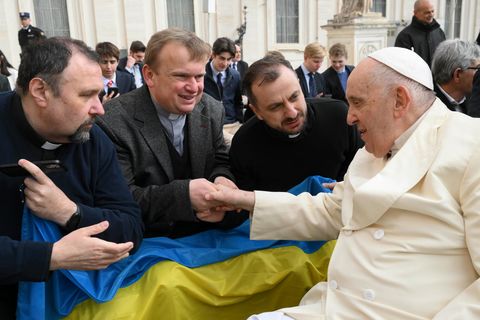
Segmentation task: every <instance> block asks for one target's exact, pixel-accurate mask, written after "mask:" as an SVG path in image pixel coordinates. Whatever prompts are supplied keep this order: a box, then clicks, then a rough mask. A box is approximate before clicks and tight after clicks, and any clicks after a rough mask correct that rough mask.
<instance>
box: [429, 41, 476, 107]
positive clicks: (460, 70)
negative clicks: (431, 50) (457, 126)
mask: <svg viewBox="0 0 480 320" xmlns="http://www.w3.org/2000/svg"><path fill="white" fill-rule="evenodd" d="M478 68H480V47H479V46H478V45H476V44H474V43H471V42H468V41H464V40H460V39H454V40H445V41H443V42H442V43H440V44H439V46H438V47H437V50H436V51H435V54H434V55H433V60H432V74H433V80H434V81H435V92H436V93H437V97H438V98H440V100H442V102H443V103H444V104H445V105H446V106H447V107H448V108H449V109H450V110H452V111H458V112H463V113H467V110H468V108H469V106H470V104H469V102H468V97H470V95H471V93H472V87H473V77H474V75H475V73H477V70H478ZM472 107H473V108H475V107H476V106H475V105H472ZM477 108H480V106H478V107H477Z"/></svg>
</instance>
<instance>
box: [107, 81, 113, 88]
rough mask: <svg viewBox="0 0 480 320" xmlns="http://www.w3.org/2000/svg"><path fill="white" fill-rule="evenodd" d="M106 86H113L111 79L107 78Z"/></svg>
mask: <svg viewBox="0 0 480 320" xmlns="http://www.w3.org/2000/svg"><path fill="white" fill-rule="evenodd" d="M107 87H109V88H111V87H113V80H108V82H107Z"/></svg>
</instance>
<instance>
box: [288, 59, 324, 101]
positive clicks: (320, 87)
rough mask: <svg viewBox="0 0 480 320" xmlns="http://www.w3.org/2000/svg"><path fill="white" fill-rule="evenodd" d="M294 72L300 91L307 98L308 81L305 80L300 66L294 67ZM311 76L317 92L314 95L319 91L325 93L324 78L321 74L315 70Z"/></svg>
mask: <svg viewBox="0 0 480 320" xmlns="http://www.w3.org/2000/svg"><path fill="white" fill-rule="evenodd" d="M295 72H296V73H297V76H298V80H299V81H300V87H302V92H303V95H304V96H305V98H309V97H310V96H309V94H308V82H307V81H306V80H305V75H304V74H303V70H302V67H301V66H300V67H298V68H297V69H295ZM313 78H314V79H315V88H316V89H317V92H316V93H315V96H316V95H317V94H319V93H323V94H322V96H323V95H325V93H326V89H327V85H326V83H325V79H324V78H323V75H322V74H321V73H318V72H315V74H314V76H313Z"/></svg>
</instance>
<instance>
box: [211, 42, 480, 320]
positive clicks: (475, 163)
mask: <svg viewBox="0 0 480 320" xmlns="http://www.w3.org/2000/svg"><path fill="white" fill-rule="evenodd" d="M273 81H275V80H273ZM257 85H258V86H268V85H272V82H271V81H270V82H269V81H268V79H265V78H264V77H263V76H262V75H258V78H257ZM290 95H291V93H288V92H279V93H278V96H277V97H275V99H278V102H279V103H282V102H283V103H286V102H285V101H286V100H285V97H288V96H290ZM284 96H285V97H284ZM347 99H348V102H349V111H348V116H347V122H348V123H349V124H350V125H353V124H356V126H357V128H358V130H359V132H360V134H361V137H362V140H363V141H364V142H365V147H364V148H363V149H361V150H359V151H358V152H357V154H356V156H355V158H354V160H353V161H352V163H351V164H350V167H349V169H348V172H347V174H346V176H345V180H344V182H341V183H338V184H337V185H336V186H335V188H334V190H333V193H332V194H319V195H317V196H311V195H310V194H307V193H303V194H301V195H299V196H293V195H290V194H288V193H273V192H262V191H255V192H246V191H241V190H232V189H228V188H223V187H221V186H220V187H218V191H216V192H214V193H211V194H209V195H207V196H206V198H207V199H208V200H211V201H218V202H219V203H223V204H229V205H230V206H232V207H238V208H243V209H246V210H249V211H250V212H251V215H252V216H251V217H252V218H251V219H252V227H251V238H252V239H298V240H328V239H338V240H337V245H336V248H335V251H334V253H333V255H332V258H331V261H330V265H329V271H328V283H319V284H317V285H316V286H314V287H313V288H312V289H311V290H310V291H309V292H308V293H307V294H306V295H305V297H304V298H303V299H302V301H301V303H300V305H299V306H297V307H292V308H285V309H281V310H278V311H276V312H269V313H264V314H260V315H255V316H252V317H251V319H302V320H307V319H342V320H345V319H388V320H393V319H402V320H409V319H412V320H413V319H449V320H452V319H480V280H479V272H480V119H474V118H470V117H468V116H466V115H464V114H461V113H457V112H451V111H449V110H448V109H447V107H446V106H445V105H444V104H443V103H442V102H441V101H440V100H439V99H437V98H436V97H435V94H434V92H433V81H432V76H431V72H430V69H429V67H428V65H427V64H426V63H425V62H424V61H423V60H422V58H420V57H419V56H418V55H417V54H416V53H414V52H412V51H410V50H407V49H403V48H392V47H390V48H385V49H381V50H379V51H376V52H374V53H372V54H371V55H370V56H369V57H367V58H366V59H364V60H363V61H362V62H360V64H359V65H358V66H357V67H356V68H355V70H354V71H353V72H352V73H351V75H350V77H349V79H348V85H347Z"/></svg>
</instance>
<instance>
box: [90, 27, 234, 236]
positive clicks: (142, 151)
mask: <svg viewBox="0 0 480 320" xmlns="http://www.w3.org/2000/svg"><path fill="white" fill-rule="evenodd" d="M209 54H210V46H209V45H208V44H207V43H205V42H204V41H203V40H201V39H200V38H198V37H197V36H196V35H195V34H194V33H192V32H188V31H184V30H180V29H173V28H172V29H165V30H163V31H160V32H157V33H155V34H154V35H153V36H152V37H151V39H150V41H149V42H148V44H147V50H146V51H145V66H144V68H143V73H144V76H145V82H146V85H145V86H143V87H141V88H139V89H137V90H135V91H133V92H132V93H130V94H127V95H121V96H120V97H118V98H115V99H113V100H111V101H110V102H109V103H107V104H106V105H105V115H104V116H103V117H101V119H99V121H98V123H99V125H100V126H101V127H102V128H103V130H104V131H105V132H106V133H107V135H108V136H109V137H110V138H111V139H112V141H113V142H114V144H115V145H116V147H117V153H118V159H119V162H120V166H121V167H122V171H123V175H124V176H125V179H126V180H127V183H128V185H129V186H130V190H131V192H132V194H133V196H134V198H135V200H137V202H138V203H139V205H140V208H141V209H142V213H143V219H144V222H145V229H146V231H145V234H146V236H147V237H152V236H167V237H180V236H186V235H189V234H193V233H196V232H200V231H203V230H207V229H211V228H230V227H233V226H236V225H238V224H239V223H241V222H242V221H241V219H240V220H239V217H237V216H236V215H235V214H233V215H232V214H228V213H225V211H221V210H217V209H216V208H215V207H213V206H212V205H210V204H209V203H207V202H206V201H205V199H204V195H205V193H207V192H210V191H212V190H215V187H214V183H216V184H225V185H228V186H231V187H235V184H234V182H233V175H232V174H231V172H230V169H229V163H228V153H227V148H226V146H225V143H224V139H223V133H222V127H223V116H224V114H225V111H224V108H223V106H222V104H221V103H220V102H219V101H217V100H215V99H214V98H212V97H210V96H209V95H207V94H203V86H204V84H203V83H204V82H203V80H204V76H205V63H206V62H207V61H208V56H209ZM231 219H233V220H231ZM235 219H237V221H235Z"/></svg>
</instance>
